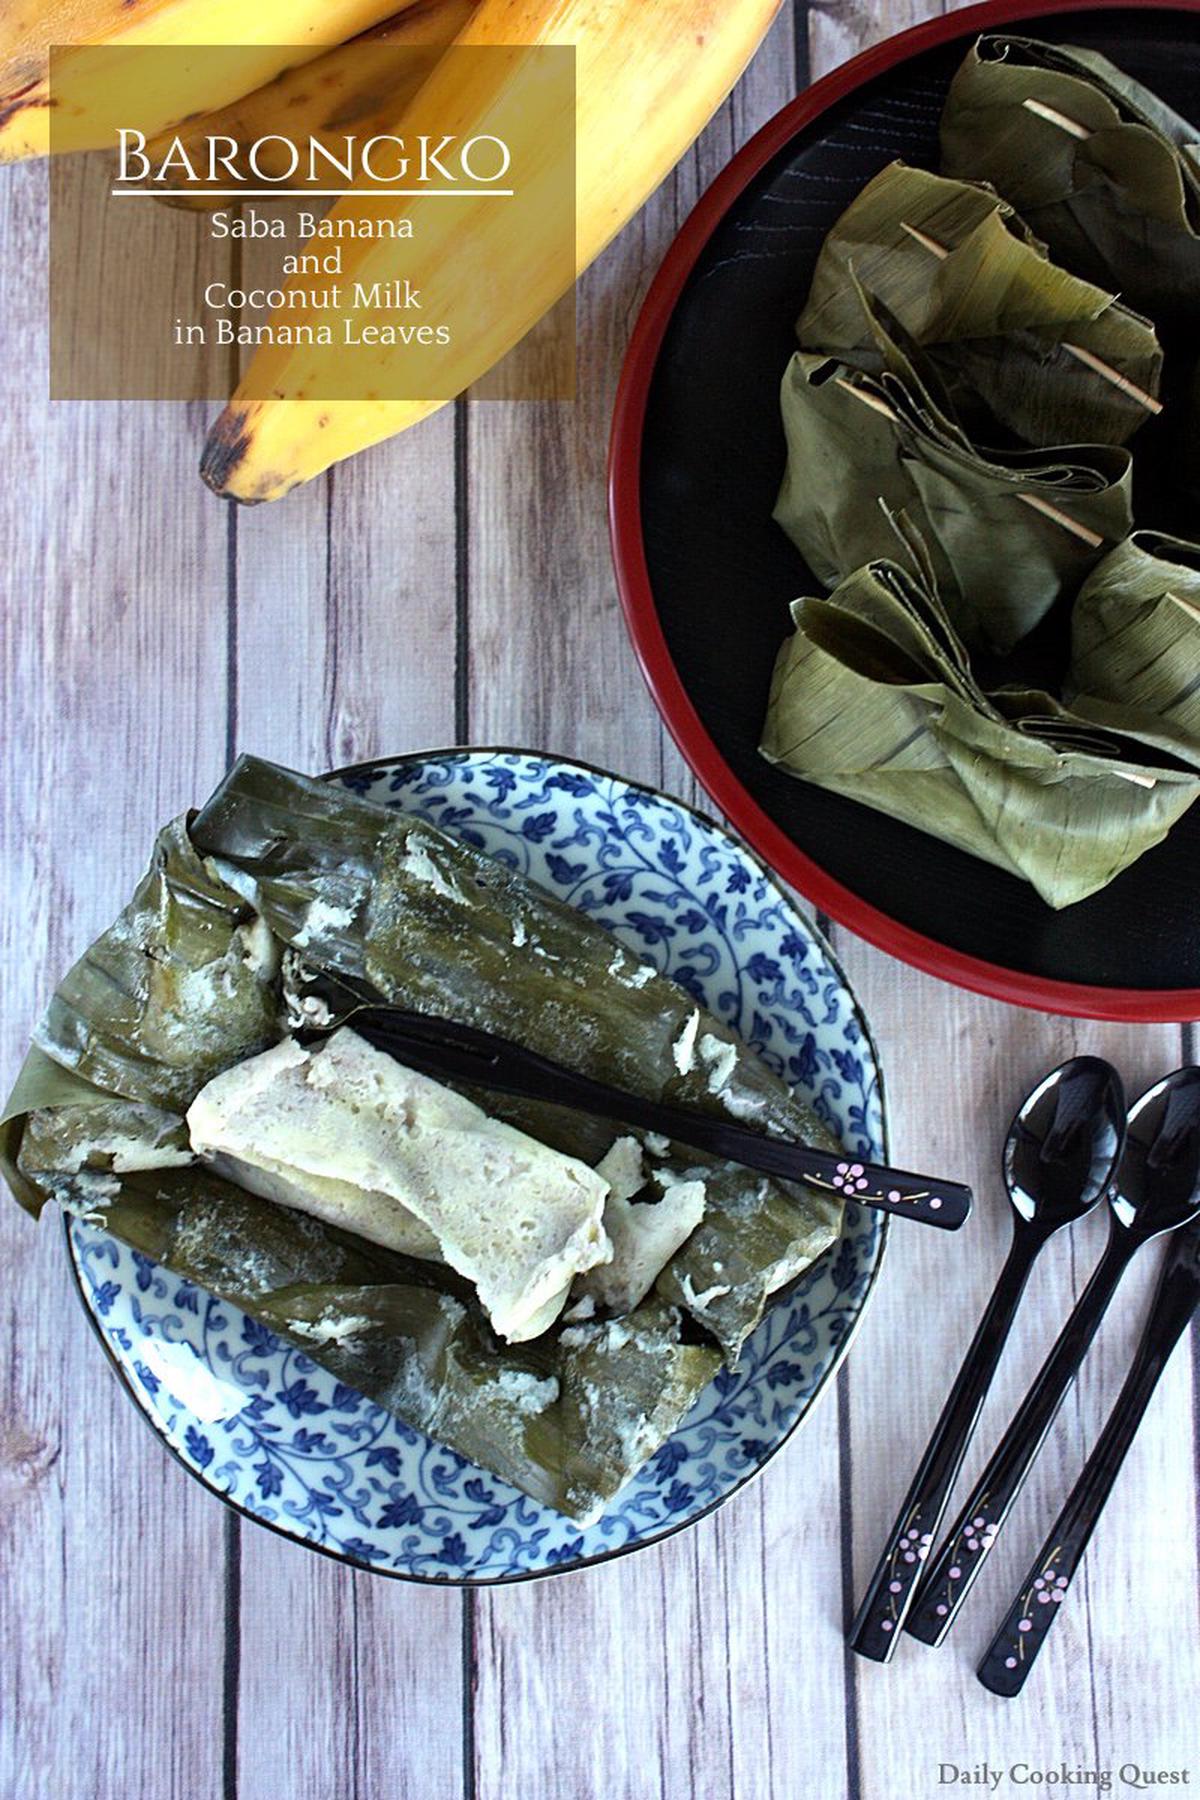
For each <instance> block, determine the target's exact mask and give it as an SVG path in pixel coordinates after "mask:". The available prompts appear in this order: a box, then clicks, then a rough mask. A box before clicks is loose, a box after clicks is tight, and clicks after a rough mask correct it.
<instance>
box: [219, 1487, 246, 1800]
mask: <svg viewBox="0 0 1200 1800" xmlns="http://www.w3.org/2000/svg"><path fill="white" fill-rule="evenodd" d="M241 1534H242V1522H241V1520H240V1519H239V1518H238V1516H237V1514H236V1513H235V1512H234V1511H233V1508H232V1507H229V1508H227V1509H226V1512H225V1646H224V1665H225V1667H224V1688H223V1695H222V1707H221V1719H222V1743H221V1795H222V1800H237V1792H238V1720H239V1708H240V1702H241V1685H242V1535H241Z"/></svg>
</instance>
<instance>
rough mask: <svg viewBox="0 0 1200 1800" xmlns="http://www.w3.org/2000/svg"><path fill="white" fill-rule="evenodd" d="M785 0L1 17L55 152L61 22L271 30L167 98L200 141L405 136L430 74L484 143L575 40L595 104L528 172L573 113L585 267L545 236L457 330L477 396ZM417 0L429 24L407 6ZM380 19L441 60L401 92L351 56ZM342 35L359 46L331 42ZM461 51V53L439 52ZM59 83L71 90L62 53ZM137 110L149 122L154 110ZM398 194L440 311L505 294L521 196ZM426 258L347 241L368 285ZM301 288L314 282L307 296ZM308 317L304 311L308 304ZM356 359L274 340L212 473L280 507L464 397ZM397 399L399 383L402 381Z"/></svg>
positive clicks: (649, 184)
mask: <svg viewBox="0 0 1200 1800" xmlns="http://www.w3.org/2000/svg"><path fill="white" fill-rule="evenodd" d="M780 3H781V0H425V3H424V4H418V5H417V6H415V7H414V6H413V4H412V0H410V4H409V6H404V5H403V4H400V5H399V7H398V0H376V3H375V4H372V3H371V0H289V3H288V4H284V3H283V0H269V3H268V4H266V5H265V6H264V5H260V6H259V7H257V8H254V9H251V8H248V7H247V6H246V3H245V0H51V3H50V4H49V5H47V4H46V3H45V0H42V3H41V4H38V3H37V0H18V5H24V6H27V7H28V8H29V9H30V12H29V16H28V17H23V16H18V14H15V13H13V14H5V15H0V160H12V159H14V158H16V157H19V156H28V155H35V154H38V153H39V152H40V151H43V150H45V149H46V148H47V146H48V136H49V133H48V123H47V121H48V117H49V107H48V103H47V102H48V94H47V82H46V72H45V51H44V46H45V44H47V43H53V42H54V41H55V30H56V27H58V28H60V29H62V31H63V35H65V36H67V37H69V40H70V41H71V42H72V43H75V42H89V43H95V42H101V43H105V44H112V43H118V44H129V45H134V44H145V43H170V42H174V43H185V44H218V43H225V44H239V43H241V44H246V43H247V42H252V43H253V45H255V46H258V47H260V49H261V56H259V57H258V58H253V57H251V58H244V60H243V61H242V62H241V63H240V64H238V65H237V67H238V68H239V69H240V70H241V78H240V82H239V81H238V80H235V79H234V77H233V76H232V74H231V75H230V78H229V82H228V83H227V85H226V86H225V89H224V91H220V92H212V91H208V92H206V93H204V94H203V95H200V94H199V93H198V92H196V91H195V88H196V85H197V82H198V81H199V80H200V79H201V77H200V76H199V75H198V76H197V78H196V81H192V82H189V80H188V78H187V73H186V70H185V71H184V73H183V74H182V75H181V76H180V77H178V78H177V79H176V80H175V83H174V88H173V90H172V91H164V92H163V93H161V94H158V95H156V106H157V110H158V112H159V113H160V114H161V117H155V118H153V119H150V120H149V121H147V124H148V128H149V129H153V130H162V131H169V129H170V127H171V126H172V125H174V124H176V123H178V122H179V121H181V120H185V121H186V126H185V130H184V132H183V134H182V135H183V141H184V142H185V143H186V142H187V141H188V135H189V133H193V132H194V133H195V135H196V136H197V138H202V137H204V136H205V135H207V134H210V133H213V132H222V133H225V134H227V135H229V136H231V137H233V138H235V139H236V140H237V141H238V142H239V143H240V142H251V141H256V140H260V139H261V138H262V137H263V136H269V135H270V134H271V132H272V131H275V130H280V129H281V122H282V121H283V120H284V118H285V117H286V131H287V135H289V136H290V137H292V138H293V139H294V138H295V137H296V136H297V135H298V134H300V133H303V134H305V135H309V134H311V135H312V136H313V137H314V138H317V139H320V138H322V136H323V135H328V136H329V137H330V138H331V139H334V138H336V136H337V135H338V132H339V130H341V131H344V129H345V122H346V120H347V119H348V118H349V119H352V120H353V121H354V122H355V123H356V124H361V125H362V126H364V127H366V126H367V125H369V127H370V129H371V130H372V131H378V132H380V133H387V134H395V135H396V136H397V137H403V136H404V132H405V121H406V117H407V115H408V112H409V108H410V107H411V106H412V105H413V103H414V100H415V90H416V88H417V87H418V86H419V90H420V104H421V107H422V109H423V110H422V117H423V118H425V119H428V118H436V119H437V121H438V128H439V130H440V131H444V132H447V133H457V134H460V135H461V138H462V139H463V140H464V141H465V140H467V139H470V138H471V137H472V136H473V135H474V133H475V132H476V131H480V130H482V131H486V130H487V128H488V125H487V122H488V120H489V119H494V118H495V117H496V116H497V114H498V113H501V114H502V113H503V111H504V108H505V105H506V104H508V105H509V107H510V108H511V105H512V102H513V99H514V96H515V95H517V94H518V93H519V88H518V86H517V85H516V84H518V83H519V82H520V81H521V80H522V79H523V74H524V72H523V70H522V63H521V54H520V53H521V51H523V50H525V49H537V48H538V47H540V46H543V45H563V46H570V47H572V48H573V49H574V52H575V104H574V118H573V120H572V119H570V118H567V119H560V120H548V121H547V130H546V132H545V151H544V158H545V162H544V166H543V167H541V168H539V167H538V154H539V153H538V149H537V145H536V143H535V145H534V154H533V163H534V166H533V167H532V168H530V169H525V170H523V173H524V175H525V179H526V180H527V181H531V182H533V183H535V184H536V182H537V181H538V180H539V178H544V179H546V180H547V181H549V180H550V179H551V174H552V171H551V162H552V160H553V158H554V155H555V149H554V142H553V140H554V139H555V138H557V140H558V143H559V144H561V142H562V139H563V136H564V134H565V133H567V132H569V130H570V128H571V126H572V124H573V126H574V135H575V170H576V207H575V217H576V241H575V258H574V268H573V270H572V269H571V268H569V267H568V268H566V269H565V270H564V267H563V259H562V258H561V257H558V258H555V257H553V256H551V255H549V254H540V253H539V252H538V250H537V248H536V246H534V247H532V248H531V252H530V257H529V266H528V268H527V269H523V270H522V281H521V284H520V288H519V292H510V293H509V295H508V297H507V298H506V300H505V303H504V304H503V305H499V306H494V307H491V308H480V309H478V311H479V317H478V318H477V319H476V320H475V321H474V323H473V325H472V326H471V328H469V329H467V330H466V331H464V332H462V333H461V334H456V336H455V339H454V344H453V350H452V357H453V362H452V366H451V368H450V381H449V387H450V389H451V390H452V391H454V392H459V393H461V392H462V391H463V390H465V389H466V388H468V387H469V386H470V385H471V383H472V382H474V381H476V380H478V379H479V378H480V377H481V376H483V375H485V374H486V373H487V372H488V370H489V369H491V368H492V367H494V365H495V364H496V363H497V362H499V361H500V359H501V358H502V357H503V356H504V355H505V354H506V353H507V352H508V351H509V350H510V349H511V348H512V347H513V346H514V345H515V344H517V343H518V342H519V341H520V340H521V338H523V337H524V336H525V334H526V333H527V332H528V331H530V330H531V329H532V327H533V326H534V325H535V324H536V323H537V322H538V320H539V319H540V318H542V317H543V315H544V314H545V313H547V312H548V311H549V309H550V308H551V307H552V306H553V305H554V303H555V302H556V301H557V300H558V299H559V298H560V297H561V296H562V294H563V293H564V292H565V291H567V290H568V289H569V287H570V285H571V280H572V278H573V277H575V276H578V275H579V274H580V273H582V271H583V270H584V269H585V268H586V267H587V266H588V264H589V263H591V262H592V261H593V260H594V258H595V257H596V256H597V255H598V254H599V253H600V251H601V250H603V249H604V247H605V245H606V244H607V243H608V242H609V241H610V240H611V239H612V238H613V237H614V236H615V235H616V233H617V232H618V231H619V230H620V229H621V227H622V226H623V225H624V224H625V223H626V222H627V221H628V220H629V219H630V218H631V217H632V216H633V215H634V213H636V212H637V211H638V209H639V208H640V207H641V206H642V204H643V203H644V202H645V200H646V199H647V198H648V196H649V195H650V194H651V193H652V192H653V190H654V189H655V188H656V187H657V186H658V184H659V182H661V181H662V179H663V178H664V176H666V175H667V174H668V173H669V171H670V170H671V169H672V168H673V166H674V165H675V163H676V162H677V161H678V160H679V158H680V157H681V156H682V154H683V152H684V151H685V150H686V149H687V147H688V145H689V144H690V143H691V142H692V141H693V139H694V138H695V137H696V136H697V135H698V133H699V132H700V131H701V130H702V129H703V127H704V125H705V124H706V123H707V122H708V120H709V119H710V118H711V116H712V114H713V113H714V112H715V111H716V109H717V107H718V106H719V105H720V104H721V102H722V100H723V99H724V98H725V96H726V95H727V94H728V92H729V90H730V88H731V87H732V86H733V84H734V82H735V81H736V80H737V78H738V76H739V75H740V74H741V72H742V70H743V68H744V67H745V65H746V63H747V62H748V61H749V59H750V57H751V56H752V55H753V53H754V51H755V49H756V48H757V47H758V45H759V43H760V42H761V40H762V38H763V37H764V36H765V34H766V32H767V29H768V28H769V26H770V24H771V21H772V19H773V18H774V16H775V14H776V12H777V11H778V9H779V6H780ZM0 4H2V0H0ZM410 7H412V10H413V16H412V18H411V19H408V20H406V19H404V18H401V17H398V16H397V17H395V18H391V19H390V20H389V15H395V14H397V12H398V11H399V12H400V13H407V12H409V10H410ZM251 13H252V14H253V17H252V18H250V15H251ZM385 20H389V23H387V24H386V25H384V21H385ZM380 26H384V29H383V30H382V31H381V32H380V36H381V38H383V39H387V40H390V41H392V42H399V43H408V44H419V45H421V46H424V47H426V48H427V49H429V51H430V52H431V55H430V56H429V57H420V58H417V59H416V60H415V61H413V62H412V63H411V64H409V65H407V66H408V67H409V69H410V70H411V73H410V74H409V75H407V76H406V77H405V78H404V79H403V80H402V81H400V82H398V83H396V84H395V85H393V86H392V87H390V88H389V90H388V91H387V92H386V93H384V94H382V95H381V94H380V92H379V89H378V86H375V87H374V88H372V86H371V84H370V83H369V82H364V80H363V79H362V70H363V61H362V59H361V56H359V57H355V58H351V57H350V56H349V55H348V54H347V53H348V52H350V51H353V50H354V49H355V46H354V45H352V44H348V43H347V42H346V40H347V39H348V38H351V37H353V36H357V35H360V34H367V33H370V32H372V31H373V30H374V29H375V28H376V27H380ZM273 38H277V39H280V40H281V41H283V42H286V43H287V44H289V45H291V46H296V45H302V46H305V47H307V48H308V49H311V52H312V56H313V58H314V59H315V58H317V57H318V56H319V60H308V61H307V67H306V68H296V66H295V65H297V64H300V63H302V62H305V61H306V60H307V50H306V52H305V54H300V53H298V52H297V51H296V50H295V49H294V48H293V49H289V50H287V51H285V52H280V51H279V50H278V49H276V48H274V47H273V45H272V42H271V40H272V39H273ZM368 41H369V40H368ZM360 42H361V36H360ZM329 45H338V46H341V47H340V48H332V49H326V50H325V51H324V54H321V51H322V47H323V46H329ZM451 46H453V50H455V51H456V50H457V48H458V47H459V46H462V47H463V48H466V49H469V48H470V47H472V46H500V47H511V49H512V51H513V54H512V56H511V58H508V59H505V58H500V59H499V62H497V61H496V60H494V59H478V60H477V61H476V62H472V61H471V60H470V59H469V58H467V59H465V62H464V61H463V60H458V59H456V57H455V55H454V54H453V51H451V49H450V47H451ZM443 47H445V48H446V49H447V51H448V52H449V53H448V54H446V55H444V56H441V59H440V60H435V58H436V56H437V53H439V52H440V51H441V50H442V49H443ZM243 54H244V53H243ZM506 61H507V63H508V64H509V65H510V73H509V74H508V75H506V74H505V73H504V69H505V65H506ZM431 64H432V67H431V66H430V65H431ZM484 65H486V68H485V66H484ZM231 67H232V65H231ZM464 67H465V68H466V69H467V71H468V72H467V73H466V74H465V75H464V73H463V71H464ZM498 69H499V71H500V72H499V73H497V70H498ZM475 70H478V71H479V72H478V73H477V74H476V73H473V72H472V71H475ZM55 76H56V93H57V92H58V91H59V82H58V76H59V68H58V65H57V64H56V70H55ZM506 81H507V82H508V83H509V90H508V91H507V92H506V91H505V82H506ZM497 84H499V85H497ZM210 89H211V80H210ZM185 90H187V91H185ZM83 112H84V114H85V115H86V107H85V108H84V109H83ZM214 115H215V116H214ZM109 116H110V117H111V108H110V111H109ZM135 116H137V117H139V119H141V120H143V121H146V109H145V106H144V104H143V105H141V106H140V107H139V109H138V110H137V113H136V115H135ZM413 129H417V130H419V129H420V125H419V124H418V125H417V126H415V127H414V128H413ZM88 131H89V121H88V119H87V117H86V116H83V117H81V118H80V119H78V120H76V121H74V122H73V123H72V125H71V128H70V130H68V131H64V129H63V121H62V119H61V116H60V115H59V114H57V113H56V115H55V134H54V148H55V149H56V150H57V149H59V148H72V147H79V148H85V147H88V144H89V137H88ZM90 141H94V126H93V138H92V140H90ZM176 197H178V196H176ZM358 204H359V203H358V202H357V201H356V200H355V199H354V198H344V199H342V200H339V201H338V203H337V205H336V206H335V207H334V209H333V211H332V213H331V214H330V218H331V220H333V221H336V220H337V219H338V216H339V215H340V214H346V213H350V214H353V213H354V209H355V208H356V207H357V206H358ZM390 208H391V216H393V217H395V218H397V219H400V218H404V217H409V218H411V219H412V221H413V226H414V235H415V236H416V235H419V238H420V242H421V245H422V254H421V279H422V292H423V293H424V294H425V295H426V305H427V306H428V309H429V312H430V314H432V315H433V316H437V315H438V314H439V312H446V311H449V310H451V309H452V308H453V306H454V303H455V300H456V298H457V297H459V296H461V294H462V292H463V291H464V289H465V286H466V285H467V284H471V283H474V284H475V285H476V286H477V288H478V290H479V291H480V292H482V293H487V292H488V291H489V283H490V281H491V278H492V273H493V271H494V270H495V268H496V266H497V263H498V262H503V260H504V258H505V257H506V256H507V257H508V258H509V260H510V261H511V251H512V246H511V241H510V242H508V243H507V244H506V243H505V238H506V234H509V233H510V232H511V225H510V222H509V220H508V219H507V218H506V217H505V214H504V209H503V207H496V206H490V207H489V206H488V204H487V201H486V199H483V200H480V201H479V202H478V203H477V204H473V203H472V202H471V201H470V200H468V199H464V200H463V202H462V204H461V206H455V207H454V208H450V207H445V206H443V207H441V208H439V207H437V206H436V205H435V204H434V203H433V200H432V199H431V198H430V197H429V196H428V195H424V194H422V195H419V196H417V197H413V198H409V199H405V200H401V199H400V198H399V197H398V196H397V197H395V198H394V199H393V200H392V201H391V202H390ZM409 260H410V259H409V257H408V255H407V252H406V247H405V245H404V243H403V241H401V240H387V239H382V240H379V239H360V240H357V241H350V242H347V243H346V244H345V245H344V247H343V256H342V263H341V271H340V272H341V274H342V275H343V276H344V278H345V280H346V281H347V283H352V282H353V283H361V284H363V285H364V286H368V285H369V284H372V283H376V282H380V283H387V282H389V281H392V280H394V279H399V278H401V277H402V273H403V270H404V267H405V264H406V262H409ZM296 284H297V278H296V277H293V278H292V287H293V289H295V288H296ZM301 285H303V284H301ZM297 298H299V299H300V300H302V299H303V295H302V294H297V293H295V292H293V294H292V299H293V300H296V299H297ZM288 316H289V317H295V316H297V314H296V309H295V307H290V308H289V309H288ZM300 316H302V313H301V314H300ZM381 354H386V352H382V353H381ZM339 355H344V352H343V351H341V350H340V349H339V348H337V347H333V346H323V345H321V344H319V343H316V344H309V345H302V346H300V347H289V346H284V345H281V344H278V343H272V344H263V345H260V347H259V348H258V349H257V351H256V352H255V356H254V359H253V361H252V363H251V365H250V367H249V368H248V369H247V371H246V374H245V377H244V378H243V380H242V382H241V383H240V385H239V387H238V389H237V391H236V392H235V394H234V395H233V398H232V399H231V401H230V402H229V404H228V406H227V407H226V408H225V411H224V412H223V413H222V415H221V417H220V418H219V419H218V420H217V423H216V425H215V426H214V428H213V430H212V432H211V433H210V435H209V439H208V443H207V444H206V446H205V451H204V456H203V460H202V464H201V473H202V475H203V477H204V479H205V481H206V482H207V483H208V484H209V486H210V487H211V488H212V489H213V490H214V491H215V492H216V493H218V494H222V495H225V496H227V497H229V498H232V499H236V500H241V501H246V502H255V501H261V500H274V499H278V498H279V497H280V496H282V495H283V494H286V493H287V492H288V491H289V490H290V489H291V488H293V487H296V486H297V485H299V484H300V483H301V482H304V481H308V480H311V479H312V477H313V476H315V475H318V474H320V473H321V472H322V471H323V470H325V469H327V468H329V467H330V466H331V465H332V464H333V463H336V462H338V461H340V460H342V459H343V458H345V457H347V456H351V455H354V454H355V453H356V452H357V451H360V450H365V449H366V448H368V447H369V446H370V445H372V444H375V443H378V442H380V440H382V439H384V438H388V437H391V436H393V435H395V434H396V433H397V432H400V431H403V430H405V429H406V428H407V427H408V426H410V425H412V424H415V423H416V422H417V421H418V420H419V419H421V418H423V417H425V416H426V415H427V414H428V413H430V412H432V411H434V410H435V409H436V408H437V407H438V406H439V405H441V404H443V402H442V401H440V400H431V401H429V400H427V401H407V400H393V399H387V398H377V399H374V400H372V399H366V400H351V399H331V400H330V399H322V398H320V396H321V395H322V394H328V393H329V392H330V391H331V384H330V381H329V379H328V377H329V370H330V361H329V359H334V358H337V357H338V356H339ZM333 386H334V391H336V383H334V384H333ZM380 391H381V392H383V393H386V392H387V391H388V384H387V382H386V381H382V382H381V383H380ZM392 391H395V390H394V387H393V389H392ZM263 396H267V397H265V398H264V397H263Z"/></svg>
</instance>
